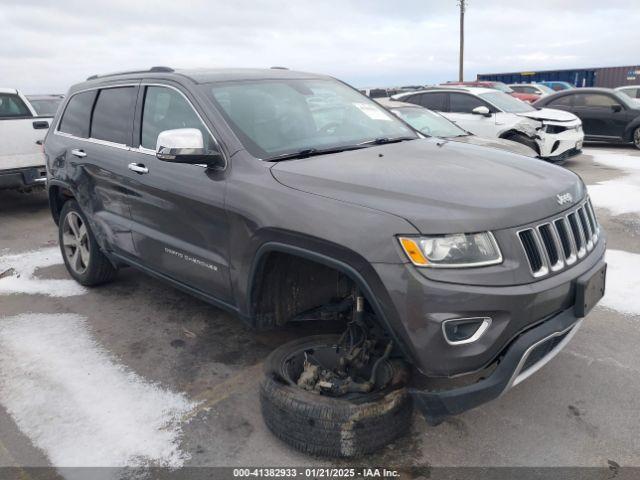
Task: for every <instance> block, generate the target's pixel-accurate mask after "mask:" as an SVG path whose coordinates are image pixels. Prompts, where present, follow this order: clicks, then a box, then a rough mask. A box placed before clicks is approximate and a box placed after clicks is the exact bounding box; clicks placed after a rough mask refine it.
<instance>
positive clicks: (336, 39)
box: [0, 0, 640, 94]
mask: <svg viewBox="0 0 640 480" xmlns="http://www.w3.org/2000/svg"><path fill="white" fill-rule="evenodd" d="M458 21H459V20H458V7H457V0H403V1H402V2H391V1H379V0H313V1H311V0H287V1H282V0H225V1H222V0H191V1H188V0H183V1H176V0H154V1H149V0H126V1H125V0H113V1H92V0H84V1H81V0H56V1H54V2H52V1H50V0H11V1H9V0H0V25H1V26H2V27H1V28H0V87H12V88H18V89H21V90H22V91H23V92H24V93H27V94H29V93H30V94H37V93H64V92H66V91H67V89H68V88H69V86H70V85H72V84H74V83H77V82H80V81H83V80H84V79H85V78H86V77H88V76H89V75H93V74H96V73H97V74H100V73H108V72H113V71H122V70H131V69H141V68H147V67H151V66H153V65H168V66H171V67H174V68H205V67H206V68H211V67H214V68H215V67H258V68H262V67H270V66H275V65H278V66H286V67H289V68H291V69H295V70H303V71H310V72H316V73H323V74H328V75H333V76H335V77H338V78H340V79H342V80H345V81H347V82H349V83H351V84H352V85H354V86H356V87H373V86H399V85H407V84H409V85H411V84H416V83H417V84H432V83H439V82H443V81H446V80H453V79H456V78H457V72H458ZM639 27H640V1H638V0H533V1H532V0H526V1H523V0H468V7H467V13H466V29H465V33H466V52H465V78H466V79H474V78H475V76H476V74H477V73H491V72H508V71H530V70H542V69H557V68H574V67H598V66H620V65H634V64H638V63H640V56H639V55H638V54H639V52H638V50H639V47H640V28H639Z"/></svg>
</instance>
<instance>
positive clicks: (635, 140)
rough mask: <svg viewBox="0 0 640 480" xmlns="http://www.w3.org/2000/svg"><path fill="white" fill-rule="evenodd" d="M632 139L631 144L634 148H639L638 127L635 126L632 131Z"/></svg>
mask: <svg viewBox="0 0 640 480" xmlns="http://www.w3.org/2000/svg"><path fill="white" fill-rule="evenodd" d="M631 140H632V141H633V146H634V147H636V148H640V127H638V128H636V129H635V130H634V131H633V137H632V138H631Z"/></svg>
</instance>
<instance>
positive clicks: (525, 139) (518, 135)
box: [504, 133, 540, 155]
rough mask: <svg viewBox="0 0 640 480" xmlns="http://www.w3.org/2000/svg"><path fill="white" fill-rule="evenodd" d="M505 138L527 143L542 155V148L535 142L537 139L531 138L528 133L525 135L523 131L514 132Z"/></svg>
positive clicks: (523, 143)
mask: <svg viewBox="0 0 640 480" xmlns="http://www.w3.org/2000/svg"><path fill="white" fill-rule="evenodd" d="M504 139H505V140H511V141H512V142H518V143H521V144H522V145H526V146H527V147H529V148H530V149H532V150H533V151H534V152H536V153H537V154H538V155H540V149H539V148H538V144H537V143H536V142H535V140H532V139H530V138H529V137H527V136H526V135H523V134H521V133H512V134H510V135H507V136H505V137H504Z"/></svg>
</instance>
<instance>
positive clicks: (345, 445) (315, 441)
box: [260, 335, 413, 457]
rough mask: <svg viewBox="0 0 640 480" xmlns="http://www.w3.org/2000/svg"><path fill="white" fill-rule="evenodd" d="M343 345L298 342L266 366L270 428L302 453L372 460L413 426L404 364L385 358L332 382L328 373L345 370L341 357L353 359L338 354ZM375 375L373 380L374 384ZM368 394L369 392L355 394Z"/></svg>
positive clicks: (321, 339) (264, 393) (326, 339)
mask: <svg viewBox="0 0 640 480" xmlns="http://www.w3.org/2000/svg"><path fill="white" fill-rule="evenodd" d="M341 339H342V337H340V336H339V335H320V336H313V337H306V338H301V339H298V340H295V341H292V342H289V343H287V344H285V345H282V346H281V347H279V348H278V349H276V350H274V351H273V352H272V353H271V355H270V356H269V357H268V358H267V361H266V365H265V378H264V380H263V382H262V385H261V389H260V403H261V407H262V415H263V417H264V420H265V423H266V425H267V427H268V428H269V429H270V430H271V431H272V432H273V433H274V434H275V435H276V436H277V437H278V438H280V439H281V440H283V441H284V442H286V443H287V444H289V445H290V446H292V447H294V448H295V449H297V450H299V451H302V452H304V453H308V454H312V455H322V456H331V457H355V456H358V455H363V454H367V453H371V452H374V451H376V450H378V449H380V448H382V447H384V446H385V445H387V444H388V443H389V442H391V441H393V440H395V439H396V438H398V437H400V436H401V435H403V434H404V433H406V432H407V431H408V429H409V427H410V424H411V417H412V411H413V409H412V402H411V397H410V396H409V394H408V392H407V390H406V388H405V387H404V386H405V384H406V381H407V379H408V375H409V372H408V369H407V367H406V365H405V363H404V362H402V361H399V360H390V359H388V358H387V357H388V353H387V355H382V356H379V357H378V358H377V359H375V360H379V361H373V362H370V364H369V366H364V367H363V368H362V369H360V370H358V369H357V368H354V369H350V370H349V372H348V374H343V375H342V376H335V377H333V376H332V375H333V374H332V373H330V372H332V371H334V372H335V371H336V369H337V370H340V369H341V367H340V358H341V355H340V353H341V354H342V355H345V354H348V352H345V351H344V350H342V352H340V348H338V352H339V353H337V352H336V345H339V344H340V341H341ZM360 345H362V343H361V344H360ZM343 362H344V361H343ZM374 364H377V367H374V366H373V365H374ZM343 365H344V363H343ZM374 368H375V370H376V372H375V373H374V375H373V377H375V381H374V382H369V379H370V378H372V377H371V373H372V370H373V369H374ZM367 388H369V389H370V391H369V392H366V393H365V392H362V391H357V390H364V389H367ZM338 390H340V393H337V391H338ZM345 392H346V393H345Z"/></svg>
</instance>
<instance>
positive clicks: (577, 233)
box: [567, 212, 586, 258]
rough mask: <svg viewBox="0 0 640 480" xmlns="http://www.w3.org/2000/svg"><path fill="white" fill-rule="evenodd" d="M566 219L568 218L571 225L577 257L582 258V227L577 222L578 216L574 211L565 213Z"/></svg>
mask: <svg viewBox="0 0 640 480" xmlns="http://www.w3.org/2000/svg"><path fill="white" fill-rule="evenodd" d="M567 219H568V220H569V225H570V226H571V233H572V234H573V241H574V242H575V243H576V248H577V249H578V258H582V257H584V254H585V253H586V248H585V241H584V233H583V232H582V229H581V228H580V226H579V224H578V218H577V216H576V213H575V212H573V213H570V214H569V215H567Z"/></svg>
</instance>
